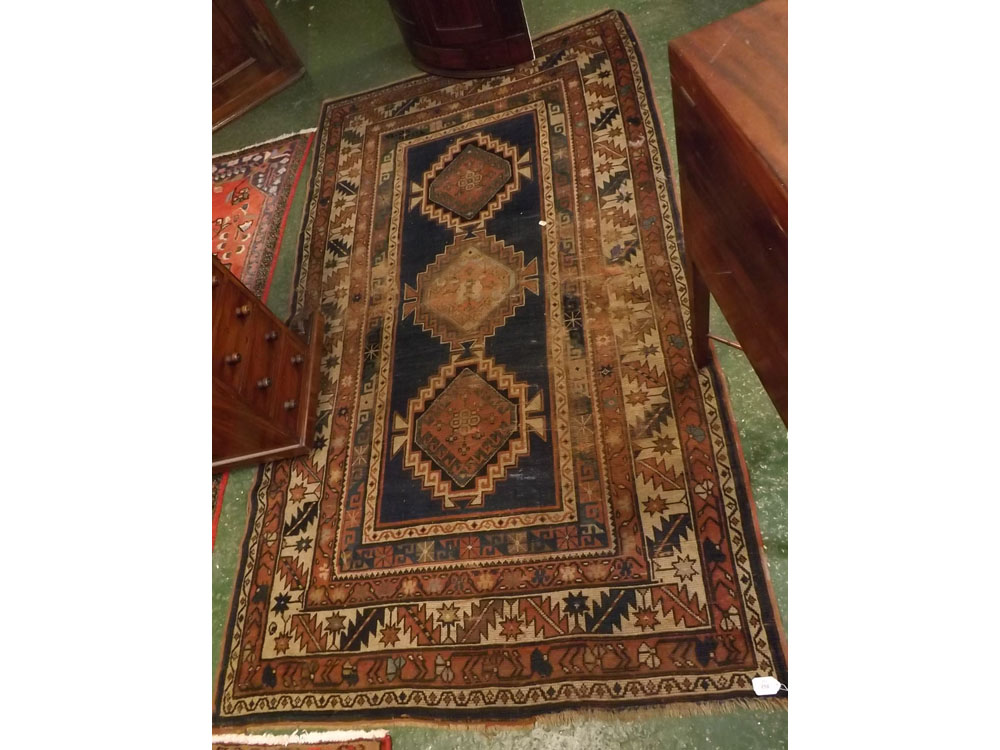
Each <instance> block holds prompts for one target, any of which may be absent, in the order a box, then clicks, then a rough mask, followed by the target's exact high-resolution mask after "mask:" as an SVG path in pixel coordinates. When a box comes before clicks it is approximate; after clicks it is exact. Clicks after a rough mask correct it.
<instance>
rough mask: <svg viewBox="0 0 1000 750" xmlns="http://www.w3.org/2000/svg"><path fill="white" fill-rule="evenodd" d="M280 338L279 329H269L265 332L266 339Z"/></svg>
mask: <svg viewBox="0 0 1000 750" xmlns="http://www.w3.org/2000/svg"><path fill="white" fill-rule="evenodd" d="M277 338H278V332H277V331H268V332H267V333H265V334H264V341H275V340H276V339H277Z"/></svg>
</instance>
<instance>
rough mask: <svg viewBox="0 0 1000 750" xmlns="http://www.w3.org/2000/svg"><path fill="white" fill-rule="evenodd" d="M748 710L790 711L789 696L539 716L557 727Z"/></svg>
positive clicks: (538, 720)
mask: <svg viewBox="0 0 1000 750" xmlns="http://www.w3.org/2000/svg"><path fill="white" fill-rule="evenodd" d="M744 711H768V712H781V711H786V712H787V711H788V699H787V698H756V697H753V696H749V697H746V698H727V699H725V700H716V701H691V702H686V703H666V704H663V705H659V706H622V707H620V708H580V709H570V710H567V711H561V712H559V713H555V714H544V715H542V716H539V717H537V718H536V719H535V726H537V727H555V726H560V725H563V724H570V723H577V722H580V721H635V720H643V719H656V718H663V717H670V718H677V719H682V718H687V717H690V716H718V715H720V714H734V713H741V712H744Z"/></svg>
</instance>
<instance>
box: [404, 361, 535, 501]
mask: <svg viewBox="0 0 1000 750" xmlns="http://www.w3.org/2000/svg"><path fill="white" fill-rule="evenodd" d="M392 433H393V434H392V455H396V454H397V453H400V452H402V454H403V466H404V467H406V468H407V469H409V470H410V472H412V474H413V477H414V479H418V480H419V481H420V482H421V484H422V485H423V486H424V487H425V488H426V489H428V490H430V491H431V493H432V494H433V495H434V496H435V497H437V498H440V499H441V500H442V506H443V507H444V508H459V507H461V508H476V507H482V506H483V505H484V500H485V498H486V497H487V496H489V495H490V494H491V493H492V492H493V491H494V489H495V488H496V485H497V482H501V481H503V480H504V479H506V477H507V472H508V471H509V470H510V469H511V468H513V467H515V466H517V462H518V461H519V460H520V459H521V458H522V457H524V456H527V455H528V454H529V453H530V452H531V440H530V436H531V435H536V436H537V437H538V438H539V439H541V440H547V439H548V436H547V431H546V418H545V403H544V397H543V394H542V392H541V390H537V391H535V392H533V393H529V387H528V385H527V383H524V382H522V381H520V380H518V379H517V378H516V377H515V376H514V375H513V373H509V372H507V371H506V370H505V369H504V367H503V365H501V364H498V363H497V362H494V361H493V360H492V359H490V358H488V357H484V358H478V357H473V358H465V359H462V358H461V357H457V358H455V359H453V360H452V361H451V362H448V363H447V364H445V365H443V366H442V367H441V369H440V370H438V372H437V374H436V375H434V376H432V377H431V379H430V380H429V381H428V382H427V384H426V385H425V386H424V387H423V388H421V389H420V390H419V392H418V393H417V395H416V396H415V397H414V398H411V399H410V400H409V403H408V404H407V409H406V414H405V416H404V415H402V414H398V413H397V414H396V415H395V416H394V417H393V423H392Z"/></svg>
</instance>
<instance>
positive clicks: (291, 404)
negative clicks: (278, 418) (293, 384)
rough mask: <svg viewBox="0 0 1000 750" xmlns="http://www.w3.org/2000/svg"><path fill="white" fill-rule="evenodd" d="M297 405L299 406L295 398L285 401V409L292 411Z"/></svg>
mask: <svg viewBox="0 0 1000 750" xmlns="http://www.w3.org/2000/svg"><path fill="white" fill-rule="evenodd" d="M296 406H298V404H296V403H295V399H294V398H293V399H289V400H288V401H286V402H285V411H291V410H292V409H294V408H295V407H296Z"/></svg>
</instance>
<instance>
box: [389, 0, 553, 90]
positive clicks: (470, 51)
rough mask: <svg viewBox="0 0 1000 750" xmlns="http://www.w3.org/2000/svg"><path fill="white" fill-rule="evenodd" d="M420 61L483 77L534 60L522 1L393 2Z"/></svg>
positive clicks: (443, 69) (423, 65) (426, 67)
mask: <svg viewBox="0 0 1000 750" xmlns="http://www.w3.org/2000/svg"><path fill="white" fill-rule="evenodd" d="M389 3H390V5H391V6H392V10H393V15H394V16H395V18H396V23H397V25H398V26H399V29H400V32H401V33H402V35H403V40H404V41H405V42H406V45H407V47H408V48H409V50H410V53H411V54H412V55H413V58H414V62H416V64H417V65H418V66H420V67H421V68H423V69H424V70H427V71H429V72H432V73H438V74H441V75H454V76H478V75H488V74H490V73H495V72H496V71H497V70H504V69H507V68H511V67H513V66H514V65H517V64H518V63H522V62H526V61H527V60H531V59H533V58H534V52H533V50H532V47H531V38H530V36H529V35H528V24H527V22H526V21H525V18H524V9H523V8H522V7H521V0H389Z"/></svg>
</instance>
